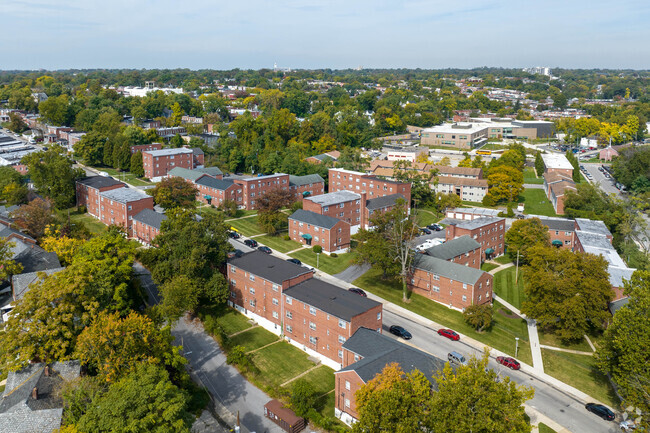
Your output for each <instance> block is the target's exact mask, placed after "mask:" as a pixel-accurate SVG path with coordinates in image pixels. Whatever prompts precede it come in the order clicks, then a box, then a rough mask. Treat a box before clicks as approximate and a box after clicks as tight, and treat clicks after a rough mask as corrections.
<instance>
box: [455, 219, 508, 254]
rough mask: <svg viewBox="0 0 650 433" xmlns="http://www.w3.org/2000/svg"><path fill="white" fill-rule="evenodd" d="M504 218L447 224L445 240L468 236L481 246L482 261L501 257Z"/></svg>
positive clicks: (503, 244) (503, 248)
mask: <svg viewBox="0 0 650 433" xmlns="http://www.w3.org/2000/svg"><path fill="white" fill-rule="evenodd" d="M505 226H506V220H505V218H498V217H481V218H476V219H473V220H470V221H462V222H459V223H452V224H449V225H448V226H447V227H446V228H445V230H446V236H445V238H446V240H448V241H449V240H451V239H454V238H457V237H460V236H465V235H468V236H469V237H470V238H472V239H474V240H476V241H477V242H478V243H479V244H481V250H482V252H483V254H485V256H484V259H490V258H494V257H497V256H500V255H502V254H503V253H504V252H505V241H504V236H505Z"/></svg>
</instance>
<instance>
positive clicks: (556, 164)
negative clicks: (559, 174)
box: [542, 153, 573, 170]
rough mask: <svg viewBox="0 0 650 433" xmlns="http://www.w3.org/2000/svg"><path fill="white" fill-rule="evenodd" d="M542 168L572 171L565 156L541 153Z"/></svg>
mask: <svg viewBox="0 0 650 433" xmlns="http://www.w3.org/2000/svg"><path fill="white" fill-rule="evenodd" d="M542 160H543V161H544V166H545V167H546V168H550V169H562V170H573V166H572V165H571V163H570V162H569V160H568V159H567V157H566V156H564V155H559V154H556V153H543V154H542Z"/></svg>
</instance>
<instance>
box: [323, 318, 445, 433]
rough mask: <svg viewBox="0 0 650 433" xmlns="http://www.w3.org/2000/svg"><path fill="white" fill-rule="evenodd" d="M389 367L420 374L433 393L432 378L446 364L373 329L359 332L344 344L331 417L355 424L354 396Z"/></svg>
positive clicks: (356, 412)
mask: <svg viewBox="0 0 650 433" xmlns="http://www.w3.org/2000/svg"><path fill="white" fill-rule="evenodd" d="M392 363H396V364H398V365H399V366H400V367H401V368H402V370H403V371H405V372H411V371H413V370H419V371H421V372H422V373H424V375H425V376H426V377H427V379H428V380H429V382H431V387H432V388H433V389H434V390H435V389H436V385H435V384H436V381H435V380H434V376H435V375H436V374H437V373H438V372H439V371H442V369H443V368H444V366H445V361H443V360H441V359H439V358H436V357H435V356H433V355H429V354H428V353H425V352H422V351H420V350H418V349H416V348H414V347H411V346H407V345H406V344H404V343H401V342H400V341H398V340H395V339H392V338H390V337H388V336H386V335H383V334H380V333H378V332H375V331H374V329H372V328H371V329H368V328H359V329H357V330H356V332H355V333H354V334H353V335H352V337H350V338H349V339H348V340H347V341H346V342H345V343H344V344H343V367H342V368H341V369H340V370H339V371H336V372H334V393H335V394H334V395H335V396H336V399H335V402H334V415H335V416H336V417H337V418H339V419H340V420H341V421H343V422H344V423H346V424H347V425H350V426H351V425H352V424H353V423H354V422H356V421H357V420H358V419H359V412H358V410H357V404H356V401H355V393H356V392H357V391H358V390H359V388H361V387H362V386H363V385H365V384H366V383H368V382H369V381H370V380H372V379H373V378H374V377H375V376H376V375H377V374H379V373H381V371H382V370H383V369H384V367H385V366H386V365H388V364H392Z"/></svg>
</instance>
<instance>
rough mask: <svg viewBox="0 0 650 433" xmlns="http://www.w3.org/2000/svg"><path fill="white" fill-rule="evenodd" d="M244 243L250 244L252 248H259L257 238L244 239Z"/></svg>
mask: <svg viewBox="0 0 650 433" xmlns="http://www.w3.org/2000/svg"><path fill="white" fill-rule="evenodd" d="M244 245H246V246H249V247H251V248H257V241H256V240H255V239H246V240H245V241H244Z"/></svg>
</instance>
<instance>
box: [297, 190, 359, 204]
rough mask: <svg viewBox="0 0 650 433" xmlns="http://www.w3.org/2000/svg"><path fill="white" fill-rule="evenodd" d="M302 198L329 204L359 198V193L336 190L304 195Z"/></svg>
mask: <svg viewBox="0 0 650 433" xmlns="http://www.w3.org/2000/svg"><path fill="white" fill-rule="evenodd" d="M303 200H309V201H312V202H314V203H317V204H319V205H321V206H331V205H333V204H338V203H344V202H348V201H353V200H361V195H360V194H357V193H354V192H351V191H336V192H329V193H327V194H321V195H315V196H313V197H305V198H304V199H303Z"/></svg>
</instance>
